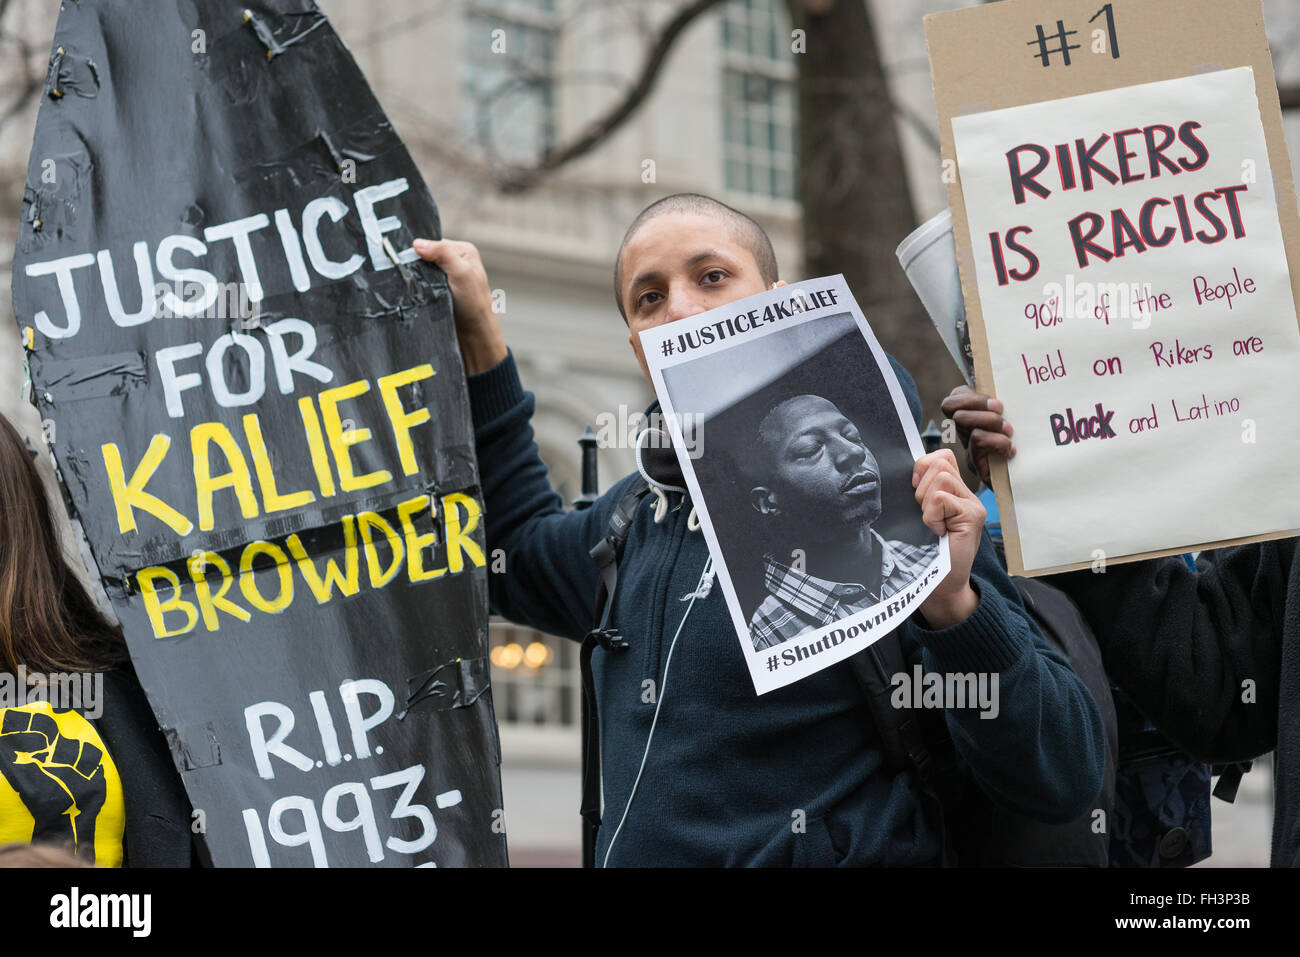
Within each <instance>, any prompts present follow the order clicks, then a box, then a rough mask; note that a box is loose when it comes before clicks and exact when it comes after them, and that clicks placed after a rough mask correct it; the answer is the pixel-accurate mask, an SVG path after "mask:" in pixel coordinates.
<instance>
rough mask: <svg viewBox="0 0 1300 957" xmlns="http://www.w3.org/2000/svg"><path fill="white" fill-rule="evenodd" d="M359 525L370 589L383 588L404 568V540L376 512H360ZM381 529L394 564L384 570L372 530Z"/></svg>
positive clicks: (358, 515)
mask: <svg viewBox="0 0 1300 957" xmlns="http://www.w3.org/2000/svg"><path fill="white" fill-rule="evenodd" d="M357 525H358V526H360V528H361V547H362V548H363V549H364V550H365V553H366V567H367V568H368V569H369V570H370V587H371V588H383V587H384V586H385V585H387V584H388V583H389V582H390V581H392V580H393V576H394V575H396V574H397V572H398V570H399V569H400V568H401V567H402V557H403V555H404V551H403V549H402V539H401V537H400V536H399V535H398V534H397V532H395V531H393V526H391V525H389V524H388V523H387V522H386V521H384V520H383V519H382V518H380V517H379V515H378V514H376V513H375V512H360V513H358V514H357ZM376 528H377V529H379V531H380V532H382V533H383V536H384V538H386V539H387V540H388V548H389V550H390V551H391V552H392V553H393V561H392V564H391V565H389V566H388V567H387V568H384V567H383V566H382V565H381V563H380V559H379V549H378V548H377V547H376V545H375V543H374V540H373V535H372V534H371V532H372V529H376Z"/></svg>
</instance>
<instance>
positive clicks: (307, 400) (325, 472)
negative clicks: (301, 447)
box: [298, 395, 334, 498]
mask: <svg viewBox="0 0 1300 957" xmlns="http://www.w3.org/2000/svg"><path fill="white" fill-rule="evenodd" d="M298 414H299V415H301V416H302V427H303V431H305V432H306V433H307V450H308V451H309V452H311V467H312V468H313V469H315V471H316V484H317V486H319V487H320V493H321V496H322V497H324V498H330V497H331V496H332V495H333V494H334V473H333V472H331V471H330V461H329V458H328V456H326V454H325V436H324V435H323V434H322V433H321V430H320V419H319V418H318V417H317V415H316V406H315V405H313V404H312V401H311V396H309V395H305V396H303V397H302V398H301V399H299V400H298Z"/></svg>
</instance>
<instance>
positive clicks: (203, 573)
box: [189, 552, 253, 631]
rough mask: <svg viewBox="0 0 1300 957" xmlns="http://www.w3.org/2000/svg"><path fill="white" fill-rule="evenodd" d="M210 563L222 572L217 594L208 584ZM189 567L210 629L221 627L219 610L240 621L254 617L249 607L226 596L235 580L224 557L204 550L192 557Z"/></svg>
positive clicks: (204, 617) (204, 618) (195, 590)
mask: <svg viewBox="0 0 1300 957" xmlns="http://www.w3.org/2000/svg"><path fill="white" fill-rule="evenodd" d="M209 565H211V566H212V567H213V568H215V569H216V570H217V571H218V572H220V573H221V585H220V587H219V588H217V593H216V594H215V595H214V594H212V589H211V588H210V587H209V586H208V571H207V569H208V566H209ZM189 567H190V578H192V579H194V597H195V598H197V599H198V601H199V610H200V611H201V612H202V613H203V625H204V627H205V628H207V629H208V631H216V630H217V629H218V628H220V627H221V624H220V622H218V621H217V612H218V611H224V612H225V613H226V614H228V615H233V616H234V617H236V618H238V619H239V620H240V621H248V620H249V619H250V618H252V617H253V616H252V615H250V614H249V613H248V609H247V608H241V607H240V606H239V605H236V604H235V603H234V602H233V601H231V600H230V599H229V598H227V597H226V592H228V591H230V586H231V585H233V584H234V583H235V580H234V578H232V577H231V574H230V566H229V565H227V564H226V560H225V559H224V558H222V557H221V556H220V555H218V554H217V553H216V552H202V553H200V554H198V555H195V556H194V557H193V558H191V559H190V562H189Z"/></svg>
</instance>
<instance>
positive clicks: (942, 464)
mask: <svg viewBox="0 0 1300 957" xmlns="http://www.w3.org/2000/svg"><path fill="white" fill-rule="evenodd" d="M912 486H913V488H915V489H916V500H917V501H918V502H920V503H921V520H922V521H923V522H925V527H926V528H928V529H930V531H932V532H934V533H935V534H936V535H943V534H944V533H945V532H946V533H947V535H948V554H949V556H950V558H951V559H952V571H951V572H949V573H948V576H947V577H946V578H945V579H944V580H943V581H941V582H940V583H939V585H938V587H937V588H935V590H934V591H932V592H931V593H930V597H929V598H927V599H926V600H925V601H924V602H922V604H921V609H920V610H921V614H922V615H924V616H925V620H926V622H927V623H928V624H929V626H930V627H931V628H932V629H936V630H937V629H940V628H950V627H951V626H953V625H956V624H958V623H959V622H963V621H965V620H966V619H967V618H969V617H970V616H971V614H972V613H973V612H974V611H975V609H976V608H977V607H978V606H979V596H978V595H977V594H976V593H975V590H974V589H973V588H972V587H971V583H970V570H971V566H972V565H973V564H974V562H975V553H976V552H977V551H979V547H980V536H981V535H982V534H983V532H984V519H985V517H986V514H987V513H986V512H985V511H984V506H983V505H982V504H981V503H980V500H979V499H978V498H976V497H975V496H974V495H973V494H971V490H970V489H968V488H967V487H966V483H965V482H964V481H962V477H961V473H960V472H959V471H957V459H956V458H955V457H954V456H953V454H952V452H951V450H949V449H940V450H939V451H937V452H931V453H930V454H929V455H923V456H921V458H919V459H917V460H916V465H915V466H913V468H912Z"/></svg>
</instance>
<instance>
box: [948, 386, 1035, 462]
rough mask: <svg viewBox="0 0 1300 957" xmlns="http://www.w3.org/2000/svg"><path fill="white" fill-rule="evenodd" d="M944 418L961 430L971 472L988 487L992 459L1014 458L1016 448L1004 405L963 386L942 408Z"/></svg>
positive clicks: (959, 431) (961, 437)
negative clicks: (997, 457)
mask: <svg viewBox="0 0 1300 957" xmlns="http://www.w3.org/2000/svg"><path fill="white" fill-rule="evenodd" d="M940 408H941V409H942V410H943V414H944V418H948V419H952V421H953V423H954V424H955V425H956V426H957V437H958V438H959V439H961V444H962V445H963V446H965V448H966V457H967V460H968V461H969V462H970V467H971V469H972V470H973V471H974V472H976V473H977V474H978V475H979V477H980V479H981V480H982V481H983V482H984V484H985V485H989V484H991V483H990V481H989V456H990V455H1001V456H1005V457H1006V458H1012V457H1013V456H1014V455H1015V454H1016V447H1015V445H1014V444H1013V443H1012V441H1011V435H1012V428H1011V423H1010V422H1008V421H1007V420H1006V419H1004V418H1002V403H1001V402H999V401H998V400H997V399H995V398H993V397H992V396H987V395H984V394H983V393H982V392H976V391H975V390H974V389H972V388H971V387H970V386H966V385H959V386H957V388H955V389H953V390H952V392H950V393H949V394H948V397H947V398H946V399H944V400H943V404H942V405H941V406H940Z"/></svg>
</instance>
